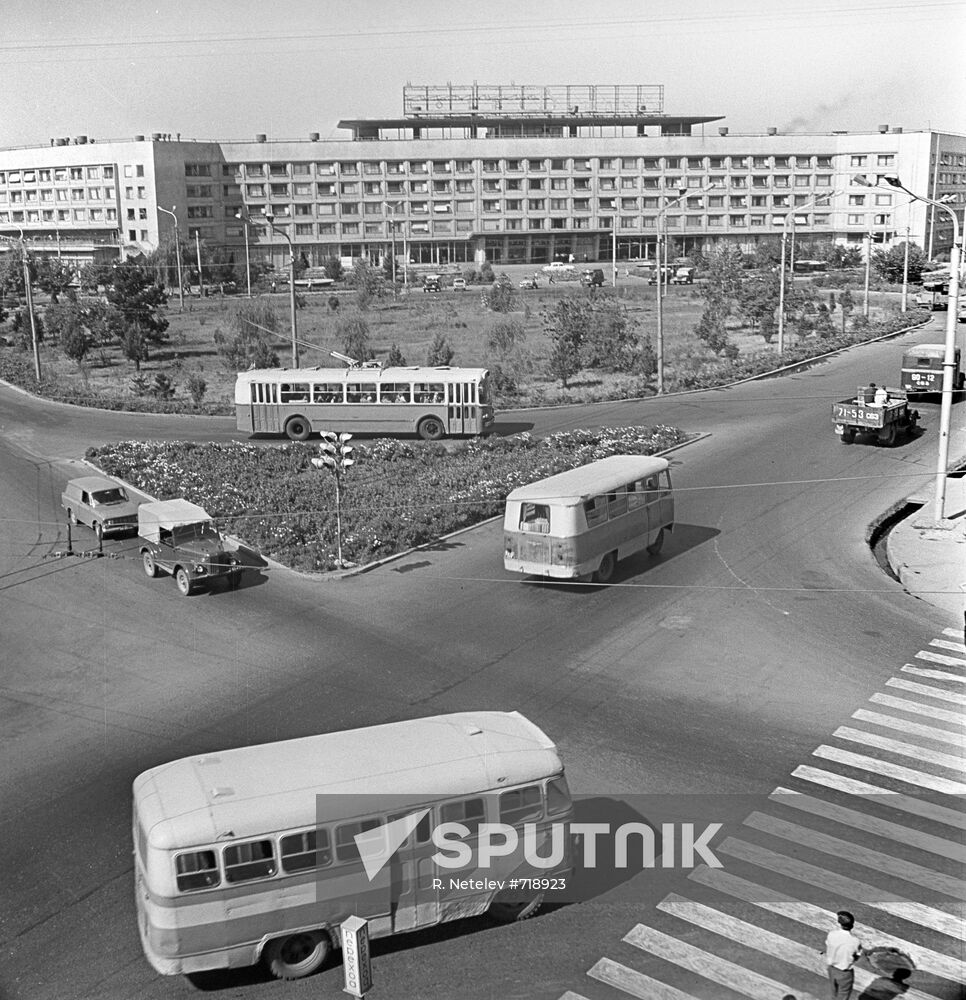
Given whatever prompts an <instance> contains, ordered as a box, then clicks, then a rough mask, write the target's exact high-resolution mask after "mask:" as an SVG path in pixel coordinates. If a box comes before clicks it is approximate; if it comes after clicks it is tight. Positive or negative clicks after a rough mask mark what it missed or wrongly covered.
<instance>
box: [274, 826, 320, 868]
mask: <svg viewBox="0 0 966 1000" xmlns="http://www.w3.org/2000/svg"><path fill="white" fill-rule="evenodd" d="M281 846H282V850H281V854H282V870H283V871H287V872H302V871H306V870H307V869H309V868H324V867H325V866H326V865H331V864H332V851H331V850H330V848H329V831H328V830H305V831H304V832H303V833H291V834H289V835H288V836H287V837H282V845H281Z"/></svg>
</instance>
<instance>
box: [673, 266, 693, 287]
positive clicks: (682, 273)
mask: <svg viewBox="0 0 966 1000" xmlns="http://www.w3.org/2000/svg"><path fill="white" fill-rule="evenodd" d="M671 284H672V285H693V284H694V268H693V267H679V268H678V269H677V270H676V271H675V272H674V274H672V275H671Z"/></svg>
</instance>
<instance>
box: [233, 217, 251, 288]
mask: <svg viewBox="0 0 966 1000" xmlns="http://www.w3.org/2000/svg"><path fill="white" fill-rule="evenodd" d="M235 218H236V219H240V220H241V221H242V223H243V224H244V226H245V278H246V279H247V280H248V297H249V298H251V297H252V257H251V251H250V250H249V247H248V217H247V216H245V215H242V213H241V212H236V213H235Z"/></svg>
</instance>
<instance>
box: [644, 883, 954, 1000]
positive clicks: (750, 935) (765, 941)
mask: <svg viewBox="0 0 966 1000" xmlns="http://www.w3.org/2000/svg"><path fill="white" fill-rule="evenodd" d="M657 908H658V909H659V910H662V911H663V912H665V913H669V914H671V916H673V917H677V918H678V919H679V920H686V921H687V922H688V923H691V924H696V925H697V926H698V927H702V928H704V930H706V931H711V933H712V934H718V935H719V936H721V937H723V938H728V939H729V940H730V941H734V942H735V943H736V944H741V945H744V946H745V947H747V948H754V949H755V951H760V952H762V953H763V954H765V955H770V956H771V957H773V958H777V959H780V960H781V961H782V962H787V963H788V964H789V965H795V966H798V968H800V969H804V970H805V971H806V972H810V973H812V974H813V975H816V976H819V977H822V978H824V977H825V976H826V975H827V969H828V965H827V963H826V962H825V959H824V957H823V955H822V953H821V952H820V951H819V949H817V948H815V947H814V946H809V945H806V944H801V943H799V942H798V941H793V940H792V939H791V938H787V937H784V936H783V935H781V934H776V933H775V932H774V931H770V930H767V929H766V928H764V927H759V926H758V925H757V924H750V923H748V922H747V921H744V920H740V919H739V918H738V917H732V916H730V915H729V914H726V913H722V912H721V911H720V910H715V909H713V908H712V907H710V906H705V905H704V903H694V902H691V901H690V900H687V899H685V898H684V897H683V896H678V895H676V894H675V893H671V894H670V895H669V896H668V897H667V898H666V899H663V900H662V901H661V902H660V903H658V905H657ZM878 978H879V977H878V976H877V975H874V974H873V973H871V972H869V971H868V970H866V969H863V968H861V967H858V966H857V967H856V969H855V988H856V989H857V990H865V989H866V987H868V986H871V985H872V983H874V982H875V980H876V979H878ZM902 995H903V996H904V997H906V998H907V1000H936V998H935V996H933V995H932V994H929V993H923V992H922V991H921V990H913V989H910V990H906V991H905V992H904V993H903V994H902ZM775 996H776V997H777V996H778V994H775Z"/></svg>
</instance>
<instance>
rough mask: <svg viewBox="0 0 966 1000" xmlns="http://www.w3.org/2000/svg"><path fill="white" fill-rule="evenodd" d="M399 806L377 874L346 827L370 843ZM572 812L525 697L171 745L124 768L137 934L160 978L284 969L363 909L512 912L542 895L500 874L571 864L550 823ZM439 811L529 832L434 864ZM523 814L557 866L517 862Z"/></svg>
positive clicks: (372, 918)
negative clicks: (173, 749) (239, 741)
mask: <svg viewBox="0 0 966 1000" xmlns="http://www.w3.org/2000/svg"><path fill="white" fill-rule="evenodd" d="M404 817H409V820H410V821H412V822H410V824H409V833H408V835H407V836H406V837H405V839H404V840H403V841H402V843H401V844H399V845H398V847H396V848H395V850H393V847H392V846H390V847H388V848H384V849H385V850H386V851H387V852H388V855H389V856H388V860H386V862H385V864H384V865H383V866H382V867H381V868H380V870H379V871H378V872H375V873H374V874H373V875H372V877H371V878H370V876H369V874H367V865H366V864H365V863H364V861H365V858H366V857H368V856H369V852H368V849H366V850H365V857H364V856H362V855H360V850H359V842H358V841H357V840H356V838H357V837H358V836H359V835H360V834H365V835H366V836H365V838H362V839H363V840H364V842H368V838H369V837H372V838H376V839H377V840H378V839H379V838H380V837H381V836H382V834H383V833H384V832H385V831H386V824H387V823H391V822H392V821H394V820H398V819H401V818H404ZM417 817H418V822H415V820H416V819H417ZM572 818H573V806H572V803H571V799H570V793H569V791H568V789H567V783H566V780H565V778H564V769H563V765H562V764H561V762H560V758H559V756H558V754H557V751H556V748H555V746H554V744H553V742H552V741H551V740H550V739H549V738H548V737H547V736H546V735H545V734H544V733H543V732H542V731H541V730H540V729H539V728H537V726H535V725H534V724H533V723H532V722H530V721H529V720H528V719H526V718H524V717H523V716H522V715H520V714H519V713H518V712H460V713H456V714H452V715H440V716H435V717H431V718H425V719H416V720H412V721H407V722H396V723H392V724H389V725H383V726H373V727H371V728H367V729H355V730H351V731H348V732H339V733H328V734H325V735H321V736H309V737H305V738H303V739H296V740H288V741H284V742H280V743H268V744H264V745H262V746H251V747H241V748H239V749H235V750H227V751H224V752H222V753H210V754H202V755H200V756H197V757H189V758H185V759H184V760H177V761H174V762H173V763H170V764H164V765H162V766H160V767H155V768H152V769H151V770H149V771H145V772H144V773H143V774H141V775H140V776H139V777H138V778H137V779H136V780H135V782H134V813H133V836H134V870H135V879H136V894H137V916H138V929H139V931H140V936H141V943H142V945H143V947H144V952H145V954H146V956H147V958H148V961H149V962H150V963H151V965H152V966H153V967H154V968H155V969H156V970H157V971H158V972H160V973H162V974H166V975H177V974H186V973H193V972H200V971H203V970H208V969H225V968H237V967H240V966H248V965H253V964H255V963H256V962H258V961H259V960H263V961H264V962H265V963H266V964H267V966H268V968H269V969H270V970H271V972H272V973H273V974H274V975H275V976H277V977H279V978H285V979H295V978H298V977H301V976H305V975H308V974H309V973H311V972H314V971H315V970H316V969H318V968H319V967H320V966H321V965H322V964H323V962H325V960H326V958H327V957H328V956H329V954H330V952H331V951H332V950H333V949H334V948H336V947H338V946H339V925H340V924H341V922H342V921H343V920H345V919H346V918H347V917H349V916H361V917H364V918H366V919H367V920H369V922H370V923H369V930H370V934H371V936H373V937H384V936H387V935H390V934H398V933H400V932H403V931H413V930H417V929H418V928H421V927H427V926H431V925H434V924H440V923H444V922H446V921H450V920H455V919H458V918H463V917H471V916H474V915H477V914H480V913H483V912H486V911H488V912H489V913H490V914H491V915H493V916H494V917H496V918H497V919H500V920H506V921H509V920H517V919H521V918H523V917H525V916H529V915H530V914H531V913H533V912H534V911H535V910H536V909H537V908H538V907H539V906H540V904H541V902H542V899H543V896H544V895H545V893H544V892H541V891H539V890H540V888H541V887H542V885H540V884H537V883H536V882H532V883H530V884H529V885H528V886H527V887H526V888H525V889H515V890H512V891H511V890H510V889H509V888H508V885H509V880H510V878H511V877H513V878H519V877H524V878H525V877H530V876H532V877H534V878H536V877H539V878H540V879H545V880H557V881H560V880H562V879H566V878H567V876H568V875H569V873H570V871H571V868H572V850H573V847H572V844H571V842H570V839H569V837H564V838H560V839H561V840H562V842H563V844H564V847H563V848H562V849H560V850H559V853H560V856H561V857H562V861H561V862H560V864H559V865H557V864H556V855H554V854H552V848H553V847H554V843H553V842H552V841H553V838H552V835H551V833H550V826H551V824H553V827H554V830H557V829H558V824H569V823H570V821H571V819H572ZM441 823H460V824H464V826H465V827H466V830H465V833H466V835H467V839H466V840H465V841H464V842H463V843H464V844H466V845H469V846H470V847H474V844H475V842H476V840H477V839H478V838H479V828H480V824H482V823H503V824H511V825H512V826H513V827H514V828H518V829H520V830H521V833H520V836H519V841H520V844H521V845H522V846H521V847H520V848H518V849H517V850H515V851H513V853H510V854H507V855H505V856H500V857H494V858H492V860H490V861H489V863H488V864H487V865H486V867H485V869H483V868H479V867H478V866H477V864H476V862H475V860H474V861H470V862H469V863H467V865H466V866H465V867H461V868H457V869H454V868H451V867H445V866H440V865H438V864H437V862H436V861H435V860H434V855H435V854H436V852H437V851H438V850H439V848H438V846H437V844H436V843H435V842H434V840H433V831H434V830H435V828H436V827H437V826H438V825H439V824H441ZM531 825H532V828H531ZM525 826H526V827H527V828H528V832H529V833H530V834H531V835H532V836H534V837H535V841H534V843H536V844H537V845H538V847H537V851H538V853H539V855H540V856H541V857H548V856H551V857H552V858H553V860H554V864H555V867H552V868H536V867H533V866H531V865H530V864H529V862H528V861H527V860H526V858H525V856H524V850H525V846H524V845H525V838H524V833H523V832H522V831H523V829H524V827H525ZM392 829H394V830H398V826H397V827H394V828H392ZM548 841H550V843H548ZM395 842H398V838H396V841H395ZM505 842H506V839H505V838H504V840H503V843H505ZM477 846H478V845H477ZM494 853H495V852H494ZM473 858H474V859H476V858H477V853H476V850H475V848H474V850H473ZM457 861H458V863H460V864H462V863H463V858H462V857H458V858H457ZM451 880H452V881H451ZM501 880H502V882H503V887H502V888H495V887H494V886H496V885H498V883H500V881H501ZM481 883H482V884H481ZM547 887H548V888H549V886H547Z"/></svg>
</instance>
